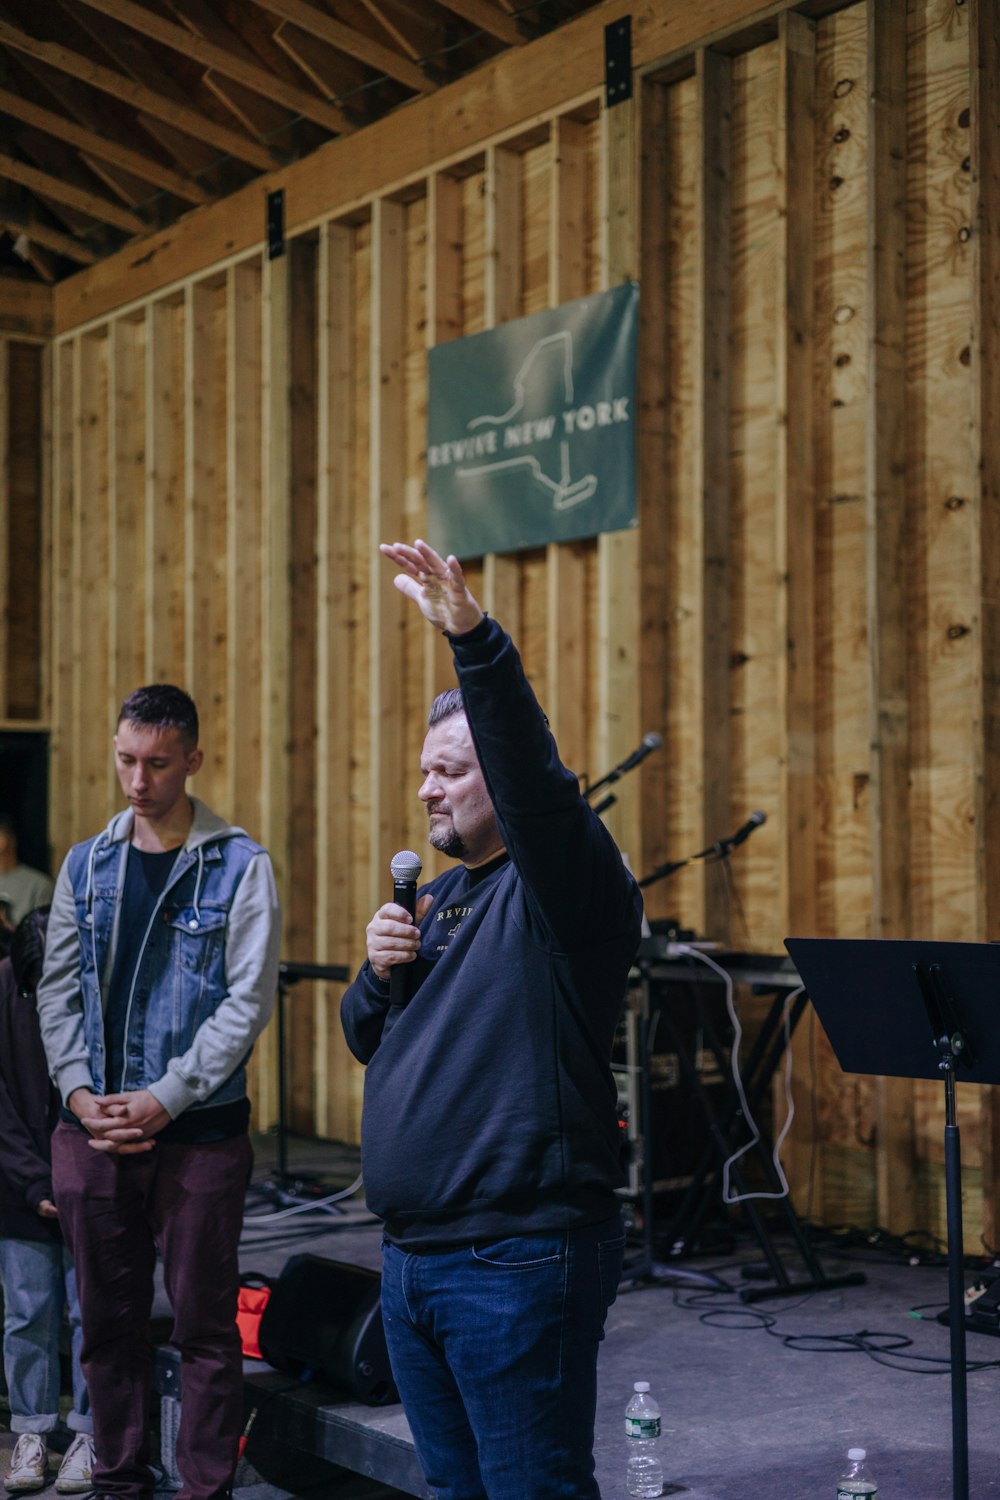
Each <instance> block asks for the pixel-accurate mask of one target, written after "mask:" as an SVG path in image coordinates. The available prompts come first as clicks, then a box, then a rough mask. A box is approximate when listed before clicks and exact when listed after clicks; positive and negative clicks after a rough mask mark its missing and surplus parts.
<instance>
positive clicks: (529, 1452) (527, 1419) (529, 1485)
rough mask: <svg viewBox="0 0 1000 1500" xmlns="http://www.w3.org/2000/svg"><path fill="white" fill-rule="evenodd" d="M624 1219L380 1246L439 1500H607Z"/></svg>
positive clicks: (403, 1390)
mask: <svg viewBox="0 0 1000 1500" xmlns="http://www.w3.org/2000/svg"><path fill="white" fill-rule="evenodd" d="M624 1250H625V1234H624V1230H623V1228H622V1224H621V1219H620V1216H618V1215H616V1216H615V1217H614V1218H613V1219H610V1220H608V1221H607V1222H606V1223H603V1224H596V1225H588V1226H586V1227H585V1228H582V1229H571V1230H562V1231H556V1232H553V1233H549V1234H540V1235H531V1236H527V1237H523V1238H517V1239H506V1240H497V1241H494V1242H492V1243H487V1242H482V1243H478V1244H475V1245H466V1246H462V1247H460V1248H456V1249H454V1250H443V1251H429V1252H420V1251H418V1252H407V1251H403V1250H400V1249H399V1248H398V1246H395V1245H391V1244H389V1243H388V1242H384V1243H383V1246H382V1318H383V1322H384V1324H385V1334H386V1342H387V1344H388V1346H389V1357H390V1360H391V1362H392V1371H393V1375H394V1376H395V1379H396V1384H397V1385H398V1386H399V1393H400V1396H401V1397H402V1400H403V1406H404V1408H405V1411H406V1415H407V1419H408V1420H409V1423H410V1429H411V1431H412V1433H413V1439H414V1443H415V1444H416V1449H417V1456H418V1458H419V1459H420V1463H421V1466H422V1468H423V1471H424V1474H425V1476H426V1479H427V1483H428V1485H429V1486H430V1488H431V1490H432V1491H433V1493H434V1494H435V1495H436V1496H438V1497H439V1500H557V1497H563V1500H568V1497H573V1500H599V1495H600V1492H599V1490H598V1487H597V1482H596V1480H595V1478H594V1411H595V1406H596V1401H597V1349H598V1345H599V1344H600V1342H601V1339H602V1338H603V1337H604V1320H605V1317H606V1316H607V1311H608V1308H609V1307H610V1306H611V1304H612V1302H613V1301H614V1300H615V1294H616V1292H617V1289H618V1282H619V1279H620V1277H621V1270H622V1258H623V1255H624Z"/></svg>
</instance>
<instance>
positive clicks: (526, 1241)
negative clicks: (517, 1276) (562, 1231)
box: [472, 1234, 566, 1271]
mask: <svg viewBox="0 0 1000 1500" xmlns="http://www.w3.org/2000/svg"><path fill="white" fill-rule="evenodd" d="M472 1258H473V1260H475V1261H479V1262H480V1263H481V1264H482V1265H486V1266H497V1267H499V1268H500V1269H502V1270H504V1271H534V1270H536V1269H537V1268H538V1267H539V1266H556V1265H558V1264H559V1262H560V1261H562V1260H565V1258H566V1240H565V1237H564V1236H563V1235H550V1234H546V1235H530V1236H527V1237H524V1236H521V1235H518V1236H516V1237H514V1238H512V1239H506V1240H490V1241H487V1242H486V1243H485V1244H479V1245H473V1247H472Z"/></svg>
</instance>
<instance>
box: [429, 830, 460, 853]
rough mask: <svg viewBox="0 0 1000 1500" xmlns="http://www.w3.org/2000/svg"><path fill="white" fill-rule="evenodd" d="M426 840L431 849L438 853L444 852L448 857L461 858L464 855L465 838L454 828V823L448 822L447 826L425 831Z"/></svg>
mask: <svg viewBox="0 0 1000 1500" xmlns="http://www.w3.org/2000/svg"><path fill="white" fill-rule="evenodd" d="M427 842H428V843H429V844H430V846H431V848H432V849H436V850H437V851H438V853H439V854H446V855H447V856H448V858H449V859H462V858H463V856H464V855H465V840H464V839H463V838H462V835H461V834H460V833H459V832H458V831H457V830H456V828H455V825H454V823H449V825H448V827H447V828H441V829H438V830H437V831H435V829H434V828H430V829H429V830H428V833H427Z"/></svg>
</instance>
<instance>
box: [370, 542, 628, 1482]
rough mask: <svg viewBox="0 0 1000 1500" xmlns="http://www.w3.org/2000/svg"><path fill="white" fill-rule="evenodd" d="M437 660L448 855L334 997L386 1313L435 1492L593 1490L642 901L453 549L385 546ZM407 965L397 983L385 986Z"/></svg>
mask: <svg viewBox="0 0 1000 1500" xmlns="http://www.w3.org/2000/svg"><path fill="white" fill-rule="evenodd" d="M381 551H382V553H383V554H384V556H385V557H386V558H388V559H389V560H390V561H391V562H393V563H395V564H396V566H397V567H398V568H399V569H400V571H399V573H398V574H397V576H396V578H395V580H394V581H395V585H396V587H397V588H398V589H399V590H400V591H401V592H402V593H403V594H405V595H406V597H407V598H408V599H410V600H412V602H413V603H414V604H415V605H416V607H417V608H418V609H419V610H420V612H421V613H422V614H423V615H424V617H425V618H426V620H427V621H428V622H429V624H430V625H431V626H433V627H434V628H435V629H437V630H441V631H443V632H444V633H445V634H446V635H447V637H448V639H449V641H450V643H451V647H452V652H453V656H454V662H455V669H456V672H457V676H458V684H459V685H458V688H457V689H452V690H451V691H450V692H446V693H443V694H441V695H440V696H439V697H438V698H437V699H435V702H434V704H433V705H432V707H431V711H430V715H429V718H428V728H427V735H426V738H425V740H424V746H423V754H422V757H421V773H422V776H423V783H422V785H421V787H420V789H419V792H418V796H419V797H420V800H421V801H422V802H423V804H424V806H425V807H426V809H427V815H428V838H429V841H430V843H431V844H432V845H433V847H434V848H436V849H438V850H440V851H442V852H443V853H445V854H447V855H449V856H451V857H452V858H454V859H456V860H458V861H459V862H460V863H458V865H457V866H456V867H455V868H454V869H452V870H450V871H448V872H447V873H446V874H444V875H441V876H439V877H438V878H437V879H435V880H433V881H431V882H430V884H429V885H428V886H427V887H426V889H425V890H424V891H423V892H421V893H420V895H419V899H418V902H417V907H416V921H415V922H414V921H412V920H411V918H410V916H409V915H408V913H407V911H406V909H405V908H404V907H402V906H400V905H398V904H396V903H393V902H390V903H387V904H386V905H384V906H382V907H380V908H379V910H378V911H377V912H376V913H375V915H374V917H373V918H372V920H371V922H370V923H369V926H368V929H367V950H368V958H367V961H366V962H365V964H364V965H363V967H362V969H361V971H360V973H359V974H358V976H357V978H356V979H355V981H354V983H353V985H352V986H351V987H350V989H349V990H348V991H347V993H346V994H345V996H344V1001H343V1007H342V1017H343V1023H344V1030H345V1034H346V1036H347V1040H348V1044H349V1046H350V1047H351V1049H352V1051H353V1052H354V1054H355V1056H357V1057H358V1058H359V1059H360V1060H361V1061H362V1062H364V1063H366V1064H367V1075H366V1079H365V1101H364V1115H363V1123H362V1168H363V1171H364V1179H365V1187H366V1194H367V1199H368V1203H369V1206H370V1207H371V1208H372V1210H373V1211H374V1212H375V1213H377V1214H378V1215H379V1216H380V1217H381V1218H382V1219H383V1220H384V1223H385V1243H384V1258H383V1273H382V1311H383V1318H384V1323H385V1331H386V1338H387V1342H388V1346H389V1353H390V1357H391V1360H392V1368H393V1373H394V1376H395V1379H396V1382H397V1384H398V1386H399V1390H400V1394H401V1396H402V1399H403V1404H404V1406H405V1409H406V1413H407V1417H408V1419H409V1422H410V1426H411V1429H412V1431H413V1436H414V1441H415V1443H416V1448H417V1453H418V1456H419V1458H420V1461H421V1464H422V1466H423V1469H424V1473H425V1475H426V1477H427V1481H428V1484H429V1485H430V1487H431V1489H432V1491H433V1493H434V1494H435V1495H436V1496H439V1497H440V1500H553V1497H555V1496H564V1497H574V1500H595V1497H597V1496H598V1493H599V1492H598V1487H597V1483H596V1481H595V1478H594V1460H593V1434H594V1410H595V1401H596V1364H597V1351H598V1345H599V1343H600V1340H601V1338H602V1337H603V1330H604V1321H605V1317H606V1314H607V1310H608V1307H609V1306H610V1304H611V1302H612V1301H613V1300H614V1296H615V1291H616V1288H617V1285H618V1279H619V1276H620V1274H621V1264H622V1255H623V1250H624V1233H623V1229H622V1222H621V1216H620V1212H619V1204H618V1200H617V1197H616V1194H615V1189H616V1188H618V1187H619V1186H621V1184H622V1174H621V1170H620V1164H619V1140H618V1126H617V1108H616V1103H617V1101H616V1091H615V1086H614V1082H613V1079H612V1076H611V1071H610V1066H609V1064H610V1057H611V1046H612V1040H613V1036H614V1031H615V1026H616V1024H617V1020H618V1016H619V1013H620V1010H621V1006H622V1001H623V997H624V994H625V987H626V981H627V976H628V970H629V967H630V965H631V962H632V960H633V958H634V956H635V951H636V946H637V944H638V940H639V924H640V916H641V902H640V896H639V892H638V889H637V887H636V885H635V882H634V880H633V879H632V877H631V875H630V874H629V873H628V871H627V870H626V868H625V866H624V864H623V861H622V857H621V854H620V853H619V851H618V849H617V847H616V846H615V843H614V841H613V840H612V838H611V836H610V834H609V833H608V831H607V829H606V828H605V827H604V825H603V824H602V823H601V822H600V819H599V818H598V817H597V816H596V815H595V813H594V812H593V810H592V808H590V807H589V806H588V804H587V803H586V801H585V800H584V798H583V797H582V796H581V794H580V790H579V786H578V783H577V779H576V777H575V776H574V775H573V774H572V773H571V772H570V771H568V770H567V769H566V768H565V767H564V766H563V765H562V763H561V761H560V759H559V756H558V753H557V751H556V746H555V742H554V740H553V738H552V735H551V734H550V732H549V729H548V724H547V721H546V719H545V716H544V714H543V713H542V711H541V709H540V707H539V705H538V702H537V701H536V699H535V696H534V693H533V692H532V690H531V688H530V686H529V684H528V682H527V679H526V678H525V676H524V672H523V670H522V667H521V662H520V658H519V657H518V654H517V651H516V650H515V648H514V645H513V643H512V641H511V640H510V637H509V636H508V635H506V634H505V632H504V631H503V630H502V629H501V627H500V626H499V625H498V624H497V623H496V621H494V620H491V619H488V618H487V617H486V616H485V615H484V613H483V611H482V610H481V609H480V607H479V605H478V604H477V602H476V600H475V599H474V598H473V596H472V595H471V593H470V592H469V590H468V588H467V586H466V583H465V579H464V576H463V573H462V569H461V567H460V565H459V563H458V561H457V559H456V558H454V557H448V558H447V559H444V558H442V557H440V556H439V555H438V553H437V552H435V551H434V550H433V548H431V547H429V546H428V545H427V544H426V543H424V542H422V541H416V542H414V543H413V545H412V546H410V545H408V544H405V543H393V544H391V545H383V547H382V548H381ZM402 964H406V965H409V966H410V967H409V968H408V970H407V976H406V977H407V983H406V993H405V995H404V996H403V998H402V1001H400V1000H399V998H398V996H393V994H392V987H391V985H390V976H391V974H392V971H393V969H394V968H395V967H396V966H397V965H402Z"/></svg>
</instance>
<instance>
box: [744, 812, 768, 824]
mask: <svg viewBox="0 0 1000 1500" xmlns="http://www.w3.org/2000/svg"><path fill="white" fill-rule="evenodd" d="M747 822H748V823H752V824H753V826H754V827H755V828H759V827H760V825H761V824H762V823H766V822H767V813H766V812H761V810H760V808H759V807H758V809H757V811H756V812H752V813H751V814H750V816H749V818H748V819H747Z"/></svg>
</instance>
